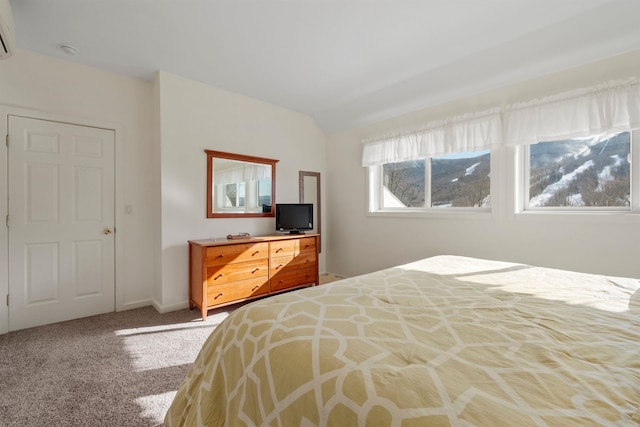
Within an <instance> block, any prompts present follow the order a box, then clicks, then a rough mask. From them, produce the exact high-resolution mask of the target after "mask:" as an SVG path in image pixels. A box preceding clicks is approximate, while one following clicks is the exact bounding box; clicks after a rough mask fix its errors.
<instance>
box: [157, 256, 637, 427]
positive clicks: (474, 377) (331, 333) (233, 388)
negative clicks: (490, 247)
mask: <svg viewBox="0 0 640 427" xmlns="http://www.w3.org/2000/svg"><path fill="white" fill-rule="evenodd" d="M165 423H166V425H167V426H199V425H207V426H283V427H289V426H327V425H329V426H402V427H409V426H449V425H455V426H472V425H484V426H563V427H564V426H573V425H579V426H591V425H595V426H629V425H640V283H639V281H638V280H634V279H622V278H613V277H604V276H596V275H588V274H580V273H574V272H567V271H562V270H554V269H547V268H539V267H532V266H527V265H521V264H511V263H504V262H494V261H485V260H479V259H473V258H464V257H455V256H438V257H433V258H428V259H425V260H422V261H418V262H415V263H411V264H407V265H403V266H399V267H394V268H389V269H386V270H382V271H378V272H375V273H371V274H366V275H363V276H358V277H353V278H350V279H345V280H341V281H338V282H333V283H330V284H327V285H322V286H317V287H313V288H307V289H302V290H299V291H294V292H291V293H287V294H283V295H279V296H274V297H269V298H266V299H263V300H260V301H258V302H254V303H251V304H249V305H246V306H244V307H243V308H240V309H238V310H236V311H234V312H233V313H232V314H231V315H230V316H229V317H228V318H227V319H226V320H225V321H224V322H223V323H222V324H221V325H220V326H219V327H218V328H216V330H215V331H214V332H213V333H212V335H211V336H210V337H209V339H208V340H207V342H206V343H205V345H204V346H203V348H202V350H201V352H200V354H199V355H198V357H197V359H196V361H195V362H194V364H193V366H192V367H191V369H190V372H189V374H188V376H187V378H186V379H185V380H184V382H183V384H182V385H181V387H180V389H179V390H178V392H177V395H176V397H175V399H174V401H173V404H172V406H171V408H170V410H169V412H168V413H167V415H166V418H165Z"/></svg>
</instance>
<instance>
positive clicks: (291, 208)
mask: <svg viewBox="0 0 640 427" xmlns="http://www.w3.org/2000/svg"><path fill="white" fill-rule="evenodd" d="M312 229H313V203H279V204H277V205H276V230H278V231H282V232H285V233H288V234H303V233H304V232H305V231H307V230H312Z"/></svg>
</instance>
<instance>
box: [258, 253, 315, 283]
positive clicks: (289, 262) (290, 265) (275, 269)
mask: <svg viewBox="0 0 640 427" xmlns="http://www.w3.org/2000/svg"><path fill="white" fill-rule="evenodd" d="M315 265H316V253H315V252H310V253H302V254H300V255H287V256H280V257H276V258H271V260H270V261H269V274H270V276H271V277H273V276H274V275H275V274H279V273H285V272H289V271H293V270H299V269H301V268H310V267H315Z"/></svg>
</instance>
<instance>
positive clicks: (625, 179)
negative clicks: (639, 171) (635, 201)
mask: <svg viewBox="0 0 640 427" xmlns="http://www.w3.org/2000/svg"><path fill="white" fill-rule="evenodd" d="M630 141H631V140H630V134H629V132H622V133H619V134H617V135H608V136H603V137H593V138H584V139H573V140H568V141H556V142H541V143H538V144H534V145H531V148H530V180H529V181H530V187H529V197H530V200H529V206H530V207H546V206H552V207H583V206H587V207H612V206H618V207H619V206H629V201H630V172H631V168H630V163H629V152H630V151H629V150H630Z"/></svg>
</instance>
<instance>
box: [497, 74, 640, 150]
mask: <svg viewBox="0 0 640 427" xmlns="http://www.w3.org/2000/svg"><path fill="white" fill-rule="evenodd" d="M504 124H505V129H504V141H505V142H506V143H507V144H509V145H519V144H535V143H537V142H540V141H557V140H563V139H570V138H579V137H587V136H592V135H600V134H604V133H617V132H623V131H629V130H632V129H637V128H639V127H640V84H639V82H638V80H637V79H629V80H624V81H620V80H618V81H611V82H608V83H605V84H602V85H599V86H594V87H591V88H588V89H581V90H576V91H571V92H565V93H562V94H558V95H555V96H551V97H547V98H543V99H540V100H533V101H529V102H526V103H521V104H514V105H511V106H509V107H508V108H507V109H506V110H505V112H504Z"/></svg>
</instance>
